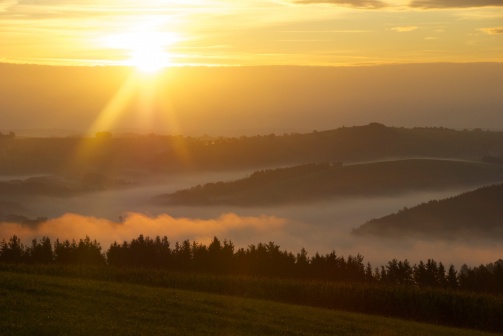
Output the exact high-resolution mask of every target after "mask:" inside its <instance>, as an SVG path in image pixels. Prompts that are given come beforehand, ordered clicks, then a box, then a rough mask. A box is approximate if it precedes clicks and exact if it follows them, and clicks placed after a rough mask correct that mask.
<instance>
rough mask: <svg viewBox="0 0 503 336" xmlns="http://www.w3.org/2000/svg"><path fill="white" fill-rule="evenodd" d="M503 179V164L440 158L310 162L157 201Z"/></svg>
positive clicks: (266, 201)
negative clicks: (370, 161)
mask: <svg viewBox="0 0 503 336" xmlns="http://www.w3.org/2000/svg"><path fill="white" fill-rule="evenodd" d="M502 180H503V170H502V167H501V166H500V165H497V164H489V163H483V162H467V161H452V160H435V159H408V160H395V161H383V162H373V163H365V164H354V165H344V166H343V165H342V164H331V163H321V164H306V165H299V166H294V167H289V168H278V169H269V170H262V171H257V172H255V173H253V174H252V175H250V176H249V177H246V178H243V179H241V180H237V181H230V182H217V183H207V184H205V185H202V186H201V185H198V186H195V187H192V188H190V189H185V190H179V191H177V192H174V193H171V194H163V195H159V196H158V197H157V198H156V200H157V201H159V202H161V203H163V204H171V205H172V204H176V205H220V204H225V205H240V206H264V205H265V206H268V205H278V204H288V203H305V202H315V201H321V200H326V199H330V198H335V197H361V196H375V195H390V194H397V193H404V192H410V191H426V190H442V189H446V188H455V187H473V186H480V185H484V184H487V183H494V182H499V181H502Z"/></svg>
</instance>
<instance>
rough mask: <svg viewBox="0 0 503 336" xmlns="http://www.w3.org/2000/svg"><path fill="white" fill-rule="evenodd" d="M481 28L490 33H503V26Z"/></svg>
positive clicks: (482, 30)
mask: <svg viewBox="0 0 503 336" xmlns="http://www.w3.org/2000/svg"><path fill="white" fill-rule="evenodd" d="M479 30H480V31H481V32H483V33H485V34H488V35H498V34H503V27H491V28H480V29H479Z"/></svg>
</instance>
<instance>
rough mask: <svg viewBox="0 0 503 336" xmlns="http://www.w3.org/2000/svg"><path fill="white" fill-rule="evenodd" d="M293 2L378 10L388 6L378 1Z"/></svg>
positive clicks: (304, 0) (310, 0)
mask: <svg viewBox="0 0 503 336" xmlns="http://www.w3.org/2000/svg"><path fill="white" fill-rule="evenodd" d="M295 2H296V3H298V4H305V5H311V4H322V3H324V4H332V5H341V6H347V7H354V8H360V9H380V8H385V7H388V6H389V5H388V4H387V3H385V2H383V1H379V0H296V1H295Z"/></svg>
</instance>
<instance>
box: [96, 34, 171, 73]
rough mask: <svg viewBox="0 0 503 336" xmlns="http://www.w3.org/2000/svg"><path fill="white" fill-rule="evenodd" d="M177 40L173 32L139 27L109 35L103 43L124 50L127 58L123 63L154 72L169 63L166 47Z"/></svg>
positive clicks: (169, 58)
mask: <svg viewBox="0 0 503 336" xmlns="http://www.w3.org/2000/svg"><path fill="white" fill-rule="evenodd" d="M178 40H179V38H178V35H177V34H175V33H171V32H159V31H151V30H141V29H139V30H137V31H134V32H130V33H123V34H115V35H109V36H108V37H106V39H105V44H106V45H107V46H108V47H110V48H114V49H120V50H124V52H125V54H126V55H125V57H127V60H126V61H125V62H123V64H126V65H130V66H134V67H136V68H137V69H138V70H139V71H141V72H144V73H155V72H157V71H159V70H160V69H162V68H164V67H167V66H170V65H171V55H170V53H169V52H168V51H167V49H168V47H169V46H170V45H171V44H173V43H174V42H176V41H178Z"/></svg>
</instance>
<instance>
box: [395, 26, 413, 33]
mask: <svg viewBox="0 0 503 336" xmlns="http://www.w3.org/2000/svg"><path fill="white" fill-rule="evenodd" d="M418 28H419V27H418V26H401V27H393V28H391V30H393V31H396V32H399V33H404V32H410V31H413V30H416V29H418Z"/></svg>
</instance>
